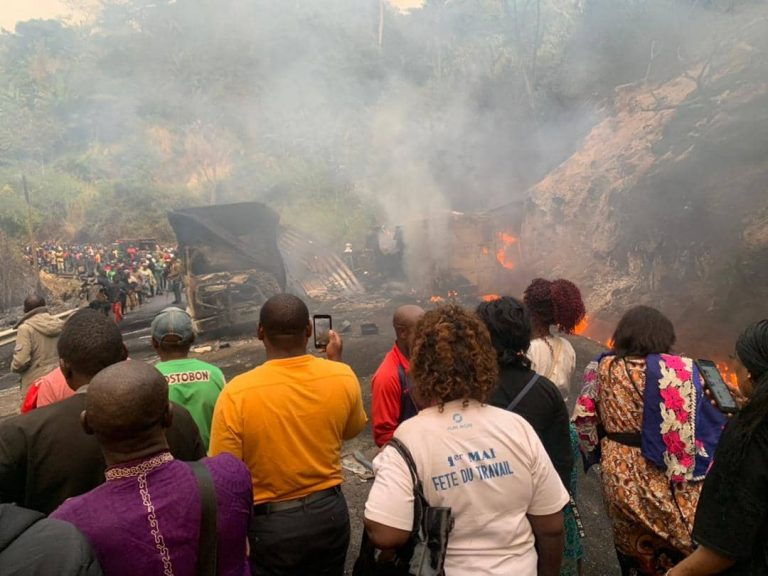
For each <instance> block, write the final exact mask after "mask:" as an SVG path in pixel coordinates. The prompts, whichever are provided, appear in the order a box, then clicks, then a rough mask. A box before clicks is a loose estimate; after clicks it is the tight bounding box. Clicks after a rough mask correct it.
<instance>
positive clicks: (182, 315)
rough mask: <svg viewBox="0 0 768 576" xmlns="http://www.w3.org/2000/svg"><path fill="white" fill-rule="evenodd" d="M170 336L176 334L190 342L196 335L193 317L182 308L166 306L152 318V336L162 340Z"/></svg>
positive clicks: (181, 339)
mask: <svg viewBox="0 0 768 576" xmlns="http://www.w3.org/2000/svg"><path fill="white" fill-rule="evenodd" d="M168 336H175V337H176V338H178V339H179V341H180V342H189V341H190V340H192V338H193V337H194V336H195V331H194V329H193V328H192V318H190V317H189V314H187V313H186V312H184V310H182V309H181V308H176V307H175V306H171V307H169V308H166V309H165V310H163V311H162V312H160V314H158V315H157V316H155V318H154V320H152V338H154V339H155V340H157V341H158V342H162V341H163V340H164V339H165V338H167V337H168Z"/></svg>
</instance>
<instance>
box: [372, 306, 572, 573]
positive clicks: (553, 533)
mask: <svg viewBox="0 0 768 576" xmlns="http://www.w3.org/2000/svg"><path fill="white" fill-rule="evenodd" d="M411 375H412V376H413V379H414V381H415V389H414V394H415V396H416V397H417V398H418V399H419V403H420V404H421V405H422V406H430V407H429V408H425V409H424V410H422V411H421V412H419V414H418V415H416V416H414V417H413V418H411V419H409V420H407V421H405V422H403V423H402V424H401V425H400V426H399V427H398V428H397V430H396V431H395V435H394V438H395V439H396V440H399V441H400V442H401V443H402V444H404V445H405V446H406V447H407V448H408V450H409V451H410V453H411V454H412V456H413V460H414V462H415V465H416V469H417V471H418V476H419V478H420V480H421V483H422V485H423V488H424V493H425V496H426V498H427V500H428V501H429V503H430V505H431V506H445V507H450V508H451V511H452V515H453V518H454V519H455V526H454V528H453V530H452V532H451V533H450V536H449V539H448V549H447V554H446V558H445V573H446V574H450V575H451V576H470V575H475V574H485V575H491V576H494V575H498V576H501V575H508V574H538V575H539V576H556V575H557V574H558V572H559V570H560V563H561V559H562V554H563V513H562V510H563V507H564V506H565V505H566V504H567V503H568V500H569V498H568V493H567V492H566V490H565V488H564V487H563V484H562V482H561V481H560V479H559V478H558V475H557V472H556V471H555V468H554V466H553V465H552V462H551V461H550V459H549V457H548V456H547V454H546V451H545V449H544V446H543V445H542V443H541V441H540V440H539V438H538V436H537V435H536V432H535V431H534V430H533V428H532V427H531V426H530V425H529V424H528V423H527V422H526V421H525V420H524V419H523V418H522V417H520V416H518V415H517V414H513V413H512V412H508V411H506V410H502V409H500V408H495V407H493V406H490V405H488V404H487V403H486V402H487V401H488V397H489V395H490V393H491V391H492V390H493V389H494V388H495V386H496V381H497V375H498V366H497V359H496V351H495V349H494V347H493V345H492V343H491V337H490V335H489V333H488V330H487V329H486V327H485V325H484V324H483V322H482V321H481V320H480V319H479V318H478V317H477V316H475V315H474V314H472V313H470V312H467V311H466V310H463V309H462V308H460V307H458V306H444V307H441V308H438V309H437V310H432V311H430V312H427V313H426V314H425V315H424V317H423V318H422V320H420V321H419V324H418V325H417V327H416V331H415V340H414V343H413V350H412V356H411ZM373 465H374V470H375V471H376V480H375V481H374V484H373V487H372V489H371V492H370V494H369V496H368V501H367V503H366V505H365V526H366V530H367V532H368V537H369V539H370V541H371V542H372V544H373V545H374V546H376V547H377V548H379V549H381V550H384V551H386V552H382V554H380V555H379V558H386V557H388V556H389V557H391V556H392V553H391V552H389V551H391V550H393V549H397V548H400V547H402V546H404V545H405V544H406V543H407V541H408V539H409V537H410V535H411V530H412V527H413V516H414V514H413V506H414V496H413V480H412V478H411V475H410V473H409V469H408V467H407V465H406V463H405V461H404V459H403V458H402V457H401V455H400V454H399V453H398V451H397V450H396V449H395V448H394V447H392V446H386V447H385V448H384V450H382V452H381V453H380V454H379V455H378V456H377V457H376V459H375V460H374V463H373Z"/></svg>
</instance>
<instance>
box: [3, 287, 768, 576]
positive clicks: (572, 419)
mask: <svg viewBox="0 0 768 576" xmlns="http://www.w3.org/2000/svg"><path fill="white" fill-rule="evenodd" d="M38 303H39V302H38ZM44 313H45V312H43V311H40V312H38V314H44ZM584 314H585V310H584V304H583V301H582V298H581V294H580V292H579V290H578V288H577V287H576V286H575V285H573V284H572V283H571V282H568V281H566V280H556V281H548V280H543V279H537V280H535V281H534V282H533V283H532V284H531V285H530V286H529V288H528V289H527V290H526V291H525V293H524V295H523V297H522V299H517V298H514V297H511V296H505V297H501V298H499V299H497V300H493V301H491V302H484V303H482V304H480V305H479V306H478V307H477V308H476V309H475V310H467V309H464V308H462V307H460V306H458V305H455V304H451V305H444V306H440V307H438V308H436V309H433V310H430V311H424V310H422V309H421V308H419V307H418V306H403V307H400V308H398V309H397V310H395V311H394V315H393V326H394V330H395V343H394V345H393V347H392V349H391V350H390V351H389V352H388V353H387V355H386V356H385V357H384V358H383V360H382V362H381V365H380V367H379V369H378V370H377V371H376V373H375V375H374V376H373V379H372V382H371V392H372V410H371V419H372V422H371V424H372V431H373V436H374V441H375V443H376V445H377V446H378V447H379V448H380V450H379V452H378V454H377V456H376V457H375V458H374V460H373V468H374V471H375V478H374V481H373V485H372V487H371V490H370V493H369V495H368V499H367V502H366V505H365V511H364V525H365V534H364V538H363V543H364V547H366V546H367V547H369V548H370V551H371V553H372V554H371V556H370V558H369V559H368V560H371V561H372V564H371V562H369V561H367V560H366V561H363V560H365V559H364V558H363V556H364V552H363V550H362V549H361V552H360V558H358V561H357V562H356V564H355V572H354V573H355V574H357V575H359V576H367V575H368V574H385V573H386V574H406V573H411V572H409V571H408V567H407V565H408V554H409V551H410V552H412V551H413V549H414V542H415V540H416V538H417V536H418V533H419V530H417V529H416V528H415V524H418V522H417V520H418V516H417V512H416V511H418V510H422V509H423V507H422V506H421V505H420V504H419V502H417V499H418V498H420V496H419V494H420V493H422V494H423V495H424V497H425V501H426V502H427V503H428V505H429V506H433V507H441V509H446V508H448V509H450V516H451V518H452V520H451V523H449V524H446V526H448V528H446V532H447V531H448V530H449V533H447V545H446V547H445V549H444V553H440V550H441V549H440V546H434V545H432V546H430V549H431V554H432V561H433V571H432V572H429V573H437V574H439V573H445V574H447V575H448V576H463V575H470V574H472V575H474V574H489V575H508V574H525V575H528V574H530V575H534V574H538V575H540V576H557V575H563V576H571V575H582V574H584V563H583V560H584V548H583V545H582V544H583V542H582V540H583V537H584V533H583V528H582V526H581V523H580V520H579V514H578V506H577V503H578V486H577V483H576V477H577V473H576V471H577V466H578V465H579V464H580V462H581V463H583V464H584V466H585V467H586V468H588V467H590V466H591V465H593V464H598V463H599V464H600V478H601V483H602V488H603V495H604V499H605V503H606V507H607V511H608V515H609V517H610V519H611V522H612V526H613V540H614V544H615V548H616V554H617V557H618V560H619V564H620V566H621V572H622V574H623V575H633V574H639V575H664V574H666V575H671V576H704V575H709V574H727V575H730V576H735V575H751V576H755V575H765V574H768V467H767V466H766V465H765V463H766V462H767V461H768V320H763V321H761V322H757V323H755V324H753V325H751V326H749V327H747V328H746V329H745V331H744V333H743V334H742V335H741V336H740V338H739V340H738V342H737V343H736V355H737V357H738V359H739V360H740V361H741V363H742V364H743V366H744V367H745V374H744V377H743V378H742V379H741V381H740V382H741V385H742V392H743V396H739V395H738V394H735V395H736V396H737V397H738V398H739V401H740V402H741V403H742V407H741V409H740V410H739V411H738V412H737V413H736V414H735V415H730V416H731V417H729V416H727V415H725V414H723V413H722V412H721V411H720V410H719V409H718V408H717V407H716V405H715V404H714V403H713V402H712V401H711V400H710V397H709V395H708V394H709V392H708V389H707V387H706V385H705V382H704V381H703V379H702V376H701V374H700V373H699V371H698V368H697V365H696V363H695V362H694V360H692V359H691V358H688V357H686V356H684V355H680V354H677V353H675V352H674V351H673V347H674V344H675V332H674V327H673V325H672V323H671V322H670V321H669V320H668V319H667V318H666V317H665V316H664V315H663V314H662V313H661V312H659V311H658V310H656V309H654V308H650V307H645V306H638V307H635V308H632V309H630V310H628V311H627V312H626V313H625V315H624V316H623V318H622V319H621V321H620V322H619V323H618V325H617V327H616V330H615V333H614V337H613V342H614V344H613V348H612V349H611V350H610V351H608V352H606V353H604V354H602V355H601V356H600V357H598V358H595V359H594V360H593V361H592V362H591V363H590V364H589V365H588V366H587V369H586V371H585V373H584V382H583V386H582V387H581V388H580V392H579V393H578V394H577V399H576V404H575V406H576V407H575V410H574V412H573V414H569V411H568V408H567V407H566V402H565V398H567V396H568V395H569V394H570V392H571V385H570V382H571V378H572V376H573V372H574V370H575V366H576V362H575V358H576V357H575V352H574V349H573V347H572V345H571V344H570V342H569V340H568V339H567V338H565V337H564V335H567V334H568V333H571V332H573V330H574V329H575V328H576V326H577V325H578V323H579V322H580V320H581V319H582V318H583V316H584ZM311 336H312V325H311V322H310V315H309V310H308V308H307V306H306V304H305V303H304V302H303V301H302V300H301V299H299V298H297V297H295V296H292V295H288V294H280V295H277V296H274V297H272V298H270V299H269V300H268V301H267V302H266V303H265V304H264V305H263V307H262V309H261V312H260V320H259V325H258V338H259V339H260V340H261V341H262V342H263V344H264V348H265V350H266V362H264V363H263V364H262V365H260V366H258V367H256V368H254V369H251V370H249V371H247V372H245V373H243V374H240V375H238V376H236V377H235V378H234V379H232V380H231V381H230V382H229V383H227V382H226V381H225V378H224V376H223V374H222V373H221V371H220V370H219V369H218V368H216V367H215V366H212V365H211V364H208V363H205V362H202V361H200V360H197V359H193V358H190V357H189V352H190V347H191V346H192V343H193V342H194V339H195V334H194V331H193V329H192V321H191V319H190V317H189V316H188V314H187V313H186V312H184V311H183V310H181V309H179V308H174V307H170V308H167V309H165V310H163V311H162V312H160V313H159V314H158V315H157V317H156V318H155V319H154V321H153V322H152V326H151V338H152V345H153V347H154V348H155V350H156V351H157V353H158V356H159V358H160V361H159V363H157V364H156V365H155V366H154V367H153V366H150V365H148V364H146V363H144V362H140V361H137V360H131V359H128V357H127V351H126V348H125V346H124V344H123V341H122V336H121V334H120V331H119V328H118V326H117V324H116V323H115V322H113V321H112V320H110V319H109V318H107V317H106V316H104V315H103V314H101V313H100V312H99V311H97V310H89V309H85V310H80V311H78V312H76V313H75V314H74V315H73V316H72V317H71V318H69V319H68V320H67V321H66V323H64V324H63V326H60V328H59V334H58V335H57V336H56V341H55V350H56V360H57V363H58V366H57V367H51V366H50V365H48V367H49V368H55V370H53V373H50V374H47V375H46V376H44V377H43V378H41V379H39V380H37V381H35V382H36V383H38V382H39V386H40V387H41V390H40V394H39V398H46V401H45V402H38V403H37V405H36V407H35V408H34V409H31V410H29V411H28V412H27V413H25V414H21V415H19V416H16V417H13V418H11V419H8V420H6V421H3V422H0V502H2V504H0V573H2V574H5V573H9V574H11V573H12V574H27V573H29V574H33V573H37V574H64V575H67V574H88V575H93V576H96V575H98V574H106V575H108V576H122V575H126V576H127V575H133V574H146V575H154V574H157V575H161V574H163V575H169V574H176V575H193V574H220V575H229V574H232V575H235V574H237V575H238V576H241V575H246V574H253V575H314V574H317V575H320V574H323V575H339V576H340V575H342V574H344V570H345V565H346V560H347V554H348V548H349V542H350V514H349V510H348V507H347V503H346V500H345V497H344V494H343V493H342V491H341V484H342V479H343V476H342V466H341V450H342V444H343V442H344V441H345V440H348V439H351V438H354V437H355V436H357V435H358V434H359V433H360V432H361V431H362V430H363V429H364V428H365V426H366V423H367V421H368V418H367V415H366V413H365V410H364V406H363V399H362V393H361V386H360V383H359V381H358V378H357V376H356V375H355V373H354V372H353V370H352V369H351V368H350V367H349V366H348V365H346V364H344V363H343V359H342V356H343V342H342V340H341V337H340V336H339V335H338V334H337V333H335V332H331V333H330V336H329V342H328V345H327V347H326V348H325V353H324V356H325V357H324V358H323V357H318V356H316V355H312V354H308V353H307V345H308V342H309V339H310V338H311ZM49 357H50V354H49ZM45 389H48V390H47V391H46V390H45ZM206 455H207V456H206ZM422 504H423V503H422ZM444 535H445V534H444ZM422 536H423V534H422ZM597 537H600V536H597ZM443 543H444V542H443ZM432 544H434V542H433V543H432ZM30 550H34V553H29V552H28V551H30ZM441 562H442V568H437V569H435V566H440V563H441ZM372 566H374V567H372ZM46 570H48V571H46Z"/></svg>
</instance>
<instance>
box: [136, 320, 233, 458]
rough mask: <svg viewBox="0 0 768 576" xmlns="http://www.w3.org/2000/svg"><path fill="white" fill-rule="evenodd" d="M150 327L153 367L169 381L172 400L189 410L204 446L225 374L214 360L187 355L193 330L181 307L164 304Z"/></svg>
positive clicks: (193, 335)
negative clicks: (163, 307) (213, 362)
mask: <svg viewBox="0 0 768 576" xmlns="http://www.w3.org/2000/svg"><path fill="white" fill-rule="evenodd" d="M151 331H152V347H153V348H154V349H155V351H156V352H157V354H158V356H160V362H158V363H157V364H156V365H155V368H157V369H158V370H159V371H160V373H162V374H163V376H165V378H166V380H167V381H168V394H169V397H170V399H171V401H173V402H176V403H177V404H181V405H182V406H184V408H186V409H187V410H189V413H190V414H191V415H192V418H194V420H195V423H196V424H197V427H198V429H199V430H200V436H201V437H202V439H203V444H204V445H205V448H206V450H207V449H208V444H209V443H210V438H211V420H212V419H213V407H214V406H216V400H217V399H218V398H219V393H220V392H221V391H222V389H223V388H224V385H225V384H226V379H225V378H224V374H223V373H222V371H221V370H219V369H218V368H217V367H216V366H214V365H213V364H208V363H207V362H203V361H202V360H198V359H197V358H190V357H189V350H190V348H191V347H192V344H194V342H195V332H194V330H193V329H192V318H190V317H189V314H187V313H186V312H184V310H181V309H179V308H172V307H171V308H166V309H165V310H163V311H162V312H160V314H158V315H157V316H155V319H154V320H152V327H151Z"/></svg>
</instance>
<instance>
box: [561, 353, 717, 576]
mask: <svg viewBox="0 0 768 576" xmlns="http://www.w3.org/2000/svg"><path fill="white" fill-rule="evenodd" d="M594 368H595V369H594V370H593V372H592V373H591V374H590V371H589V370H590V369H589V368H588V369H587V373H586V374H585V381H586V385H585V388H584V391H583V392H582V395H581V397H580V398H579V400H578V402H577V405H576V411H575V415H574V422H575V424H576V428H577V431H578V433H579V440H580V443H581V445H582V451H583V452H589V451H590V450H593V451H595V452H597V451H598V450H599V452H600V462H601V464H602V466H601V479H602V487H603V497H604V499H605V503H606V506H607V508H608V515H609V516H610V518H611V521H612V523H613V538H614V544H615V546H616V552H617V555H618V557H619V563H620V564H621V568H622V573H623V574H625V575H627V574H643V575H646V574H648V575H655V574H664V573H665V572H666V571H667V570H668V569H669V568H671V567H673V566H674V565H675V564H676V563H678V562H679V561H680V560H682V559H683V558H684V557H685V556H687V555H688V554H690V553H691V552H693V548H694V546H693V542H692V539H691V529H692V526H693V519H694V514H695V511H696V505H697V503H698V501H699V494H700V492H701V485H702V482H699V481H693V482H673V481H670V478H669V477H668V475H667V474H666V473H665V472H664V471H663V470H662V469H660V468H659V467H658V466H655V465H654V464H652V463H650V462H649V461H648V460H647V459H646V458H645V457H644V456H643V455H642V454H641V449H640V448H639V447H633V446H628V445H625V444H622V443H619V442H616V441H614V440H611V439H609V438H606V437H603V434H602V433H601V434H600V435H599V436H598V433H597V431H598V430H600V431H601V432H604V433H605V434H636V435H639V434H640V433H641V426H642V421H643V402H644V400H643V394H644V391H645V374H646V360H645V359H644V358H633V359H626V360H625V359H616V358H614V357H612V356H609V357H606V358H603V359H602V360H601V361H600V363H599V365H597V364H595V366H594Z"/></svg>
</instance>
